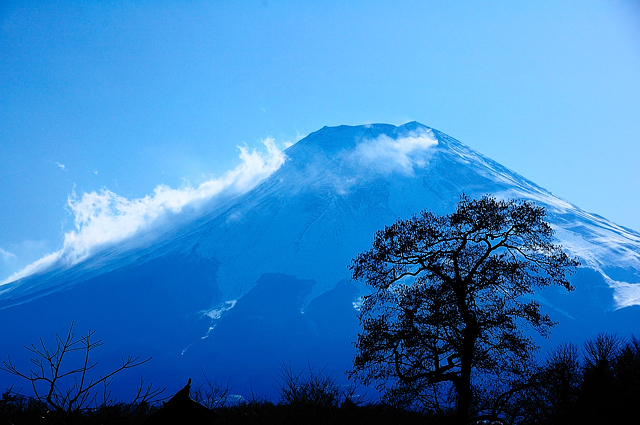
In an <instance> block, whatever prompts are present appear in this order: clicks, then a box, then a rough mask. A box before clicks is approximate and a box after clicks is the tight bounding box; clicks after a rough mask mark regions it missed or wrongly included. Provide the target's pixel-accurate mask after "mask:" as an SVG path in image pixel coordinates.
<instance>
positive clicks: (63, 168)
mask: <svg viewBox="0 0 640 425" xmlns="http://www.w3.org/2000/svg"><path fill="white" fill-rule="evenodd" d="M56 165H57V166H58V167H60V169H61V170H62V171H67V167H65V166H64V164H60V163H59V162H57V161H56Z"/></svg>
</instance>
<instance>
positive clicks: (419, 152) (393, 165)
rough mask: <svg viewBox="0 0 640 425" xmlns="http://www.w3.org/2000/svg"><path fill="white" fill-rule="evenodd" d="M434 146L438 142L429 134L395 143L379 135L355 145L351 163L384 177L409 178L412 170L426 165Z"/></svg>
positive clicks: (417, 134) (387, 137)
mask: <svg viewBox="0 0 640 425" xmlns="http://www.w3.org/2000/svg"><path fill="white" fill-rule="evenodd" d="M437 145H438V140H437V139H436V138H435V137H434V135H433V133H432V132H431V130H428V131H423V132H420V133H415V132H412V133H409V134H408V135H406V136H402V137H398V138H397V139H393V138H391V137H389V136H387V135H385V134H381V135H380V136H378V137H376V138H375V139H371V140H363V141H362V142H360V143H358V145H357V146H356V147H355V150H354V151H353V153H352V159H354V160H356V161H358V162H359V163H360V164H362V165H364V166H366V167H369V168H372V169H375V170H377V171H378V172H381V173H383V174H390V173H393V172H399V173H401V174H404V175H407V176H412V175H413V174H414V169H415V168H422V167H424V166H425V165H426V164H427V162H428V160H429V156H430V154H431V148H433V147H435V146H437Z"/></svg>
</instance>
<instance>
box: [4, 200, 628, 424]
mask: <svg viewBox="0 0 640 425" xmlns="http://www.w3.org/2000/svg"><path fill="white" fill-rule="evenodd" d="M545 214H546V212H545V210H544V208H542V207H539V206H536V205H535V204H534V203H532V202H528V201H520V200H516V199H512V200H499V199H496V198H494V197H491V196H484V197H482V198H480V199H475V200H474V199H469V198H467V197H465V196H464V195H463V196H462V198H461V199H460V202H459V203H458V207H457V209H456V211H455V212H453V213H451V214H449V215H445V216H438V215H435V214H433V213H431V212H429V211H426V210H425V211H422V212H421V213H420V214H418V215H415V216H413V217H412V218H410V219H408V220H398V221H396V222H395V223H394V224H392V225H391V226H386V227H385V228H384V229H383V230H381V231H379V232H377V233H376V235H375V239H374V242H373V245H372V247H371V249H369V250H367V251H365V252H363V253H361V254H360V255H358V256H357V257H356V258H355V259H354V260H353V261H352V263H351V265H350V269H351V271H352V278H353V279H354V280H361V281H363V282H365V283H366V284H367V285H369V286H370V287H371V288H372V290H373V291H372V292H371V293H370V294H368V295H365V296H364V297H363V301H362V306H361V309H360V316H359V319H360V324H361V326H362V333H361V334H360V335H358V340H357V341H356V343H355V348H356V356H355V359H354V367H353V370H351V371H350V372H349V377H350V378H352V379H353V380H355V381H357V382H360V383H361V384H364V385H365V386H367V385H372V386H375V388H376V389H377V390H379V391H380V393H381V394H382V398H381V399H380V401H376V402H367V401H366V400H365V399H364V398H363V397H360V396H356V390H355V387H353V386H350V387H346V388H344V387H342V386H340V385H338V384H337V381H336V380H334V379H333V378H332V377H331V376H329V375H326V374H324V372H323V371H322V370H320V371H317V370H314V369H313V367H309V369H308V371H306V372H304V373H299V372H294V371H292V370H291V368H287V367H285V366H283V368H282V373H281V376H280V387H279V390H280V391H279V394H280V397H279V400H278V401H277V402H273V401H271V400H268V399H262V398H259V397H255V396H253V395H252V396H250V397H248V398H247V397H246V396H244V397H240V398H239V397H238V396H231V395H230V389H229V387H228V386H219V385H216V384H215V383H212V382H211V381H209V380H208V379H207V378H206V377H205V382H204V384H202V385H200V386H197V387H196V388H195V389H192V388H191V380H189V383H188V384H187V385H186V386H185V387H184V388H183V389H182V390H180V391H179V392H178V393H176V395H175V396H173V397H171V399H170V400H169V401H168V402H166V403H164V402H163V403H162V404H160V402H161V401H163V400H162V397H164V396H165V395H164V394H163V392H162V390H159V389H157V388H154V387H153V386H152V385H146V386H145V384H144V382H141V383H140V386H139V388H138V392H137V395H136V396H135V398H134V399H133V400H132V401H130V402H128V403H124V402H116V401H113V400H112V399H111V397H110V393H109V392H108V386H109V384H110V383H111V380H112V379H113V376H114V375H116V374H118V373H120V372H123V371H125V370H127V369H131V368H134V367H137V366H139V365H142V364H144V363H145V362H147V361H149V360H150V359H142V360H141V359H139V358H137V357H128V358H127V359H123V360H122V363H121V365H120V366H119V367H116V368H115V369H113V370H112V371H111V372H109V373H106V374H103V375H100V376H97V377H93V378H92V377H91V375H92V369H93V368H94V367H95V366H96V363H92V362H91V361H90V355H91V351H92V350H94V349H95V348H97V347H99V346H100V345H101V342H100V341H94V340H93V332H92V331H90V332H89V333H88V335H87V336H84V337H81V338H78V339H76V338H75V337H74V335H73V326H72V327H71V330H70V331H69V333H68V335H67V336H66V337H64V338H63V337H60V336H57V337H56V343H55V346H54V347H47V346H45V344H44V343H43V342H42V341H41V342H40V344H39V345H31V346H28V347H26V348H27V350H28V351H29V352H30V353H31V355H32V356H33V357H32V358H31V363H32V365H34V366H35V368H33V367H32V368H31V369H29V370H28V371H27V370H25V369H21V368H20V367H18V366H17V365H16V364H15V363H13V362H12V361H11V359H10V358H8V359H7V360H6V361H3V362H2V364H1V365H0V369H2V370H4V371H5V372H8V373H10V374H13V375H14V376H16V377H18V378H21V379H23V380H26V381H27V382H28V383H29V384H30V386H31V390H32V393H33V394H32V396H31V397H25V396H24V395H21V394H16V393H14V392H12V391H11V390H8V391H7V392H6V393H5V394H4V396H3V398H2V400H0V417H1V418H2V420H3V421H4V422H5V423H13V424H19V423H24V424H27V423H47V424H94V423H95V424H98V423H99V424H105V423H123V424H137V423H146V424H147V425H155V424H162V423H194V424H195V423H212V422H216V423H229V424H271V423H274V424H275V423H277V424H288V423H292V424H293V423H295V424H299V423H304V424H316V423H317V424H320V423H322V424H325V423H333V424H342V423H344V424H353V423H356V424H357V423H363V424H364V423H366V424H368V425H371V424H378V423H381V424H382V423H394V424H402V423H406V424H413V423H427V424H429V423H430V424H453V423H456V424H459V425H467V424H470V423H473V424H496V423H499V424H573V423H580V424H591V423H594V424H596V423H598V424H600V423H629V422H631V423H638V422H640V414H637V412H640V410H639V409H637V406H636V404H635V403H636V402H637V400H639V399H640V340H638V339H636V338H635V337H631V339H630V340H627V341H625V340H622V339H620V338H618V337H617V336H615V335H609V334H601V335H597V336H596V337H594V338H593V339H591V340H589V341H587V342H586V343H585V344H584V347H583V348H581V349H579V348H578V347H577V346H575V345H572V344H566V345H562V346H560V347H558V348H557V349H556V350H554V351H553V352H551V353H550V354H549V355H548V357H547V358H546V359H544V361H542V362H539V361H538V360H537V359H536V356H535V355H534V353H535V352H536V350H537V348H538V347H537V346H536V345H535V344H534V343H533V341H532V339H531V334H533V333H538V334H540V335H542V336H547V335H548V334H549V332H550V330H551V329H552V328H553V326H554V325H555V324H556V323H555V322H553V321H552V320H551V318H550V317H549V316H548V315H546V314H544V313H543V312H542V311H541V306H540V304H539V303H538V302H536V301H535V300H534V299H533V298H532V297H531V295H532V294H534V290H536V289H539V288H545V287H548V286H558V287H560V288H564V289H566V290H567V291H571V290H572V289H573V287H572V285H571V284H570V282H569V280H568V276H569V275H570V274H571V273H573V272H574V271H575V269H576V267H577V266H578V265H579V261H578V260H577V259H576V258H572V257H570V256H568V255H567V254H566V253H565V252H564V251H563V249H562V247H561V246H559V245H555V244H554V243H553V234H554V232H553V229H552V227H551V226H550V225H549V223H547V222H546V221H545V220H544V217H545ZM74 359H75V361H74ZM352 382H354V381H352ZM99 388H103V390H102V393H100V392H99V390H98V389H99ZM168 398H169V397H166V398H165V399H168ZM194 400H195V401H194ZM196 402H197V403H196ZM160 408H161V409H162V410H161V411H158V409H160ZM155 411H157V413H154V412H155ZM189 412H191V413H189ZM189 415H191V416H189ZM167 418H170V419H167Z"/></svg>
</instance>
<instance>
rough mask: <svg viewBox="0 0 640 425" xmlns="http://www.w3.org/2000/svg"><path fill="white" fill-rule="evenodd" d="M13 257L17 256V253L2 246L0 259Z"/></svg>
mask: <svg viewBox="0 0 640 425" xmlns="http://www.w3.org/2000/svg"><path fill="white" fill-rule="evenodd" d="M12 258H16V255H15V254H14V253H12V252H9V251H5V250H4V249H2V248H0V259H2V260H5V261H6V260H10V259H12Z"/></svg>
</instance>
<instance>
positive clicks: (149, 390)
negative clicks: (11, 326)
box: [0, 323, 164, 423]
mask: <svg viewBox="0 0 640 425" xmlns="http://www.w3.org/2000/svg"><path fill="white" fill-rule="evenodd" d="M94 334H95V331H92V330H90V331H88V333H87V335H85V336H81V337H79V338H76V337H75V335H74V333H73V323H72V324H71V327H70V328H69V332H68V333H67V336H66V337H61V336H60V335H56V339H55V346H53V347H51V346H49V347H47V345H46V344H45V343H44V341H43V340H42V339H41V340H40V343H39V344H37V345H36V344H32V345H29V346H27V345H25V348H26V349H27V350H28V351H29V352H30V353H31V355H32V356H33V357H31V359H30V360H31V364H32V367H31V368H30V369H29V371H25V370H20V369H19V368H18V367H17V366H16V365H15V364H14V363H13V362H12V360H11V357H8V358H7V360H6V361H2V365H0V370H3V371H5V372H8V373H10V374H12V375H15V376H18V377H20V378H23V379H25V380H27V381H28V382H29V383H30V385H31V389H32V392H33V400H34V401H35V402H37V403H40V404H41V405H42V406H43V407H45V408H46V410H52V411H53V412H56V414H57V415H58V416H59V417H60V418H62V420H63V422H64V423H72V422H74V421H75V420H77V419H78V418H79V417H80V416H81V415H82V414H85V413H87V412H88V411H90V410H105V411H106V410H107V409H108V408H113V407H116V406H119V405H123V403H120V402H117V401H115V400H113V399H111V393H110V391H109V385H110V384H111V382H112V381H113V378H114V376H115V375H117V374H118V373H120V372H122V371H124V370H127V369H131V368H134V367H137V366H140V365H142V364H144V363H146V362H148V361H149V360H151V358H148V359H145V360H140V358H139V357H133V356H129V357H128V358H126V359H122V362H121V364H120V365H119V366H118V367H116V368H114V369H113V370H111V371H110V372H108V373H106V374H103V375H98V376H96V375H95V374H94V373H93V369H94V368H95V367H96V366H97V364H98V363H97V362H95V361H92V360H91V353H92V352H93V350H95V349H96V348H98V347H100V346H101V345H102V341H100V340H94V339H93V335H94ZM162 391H164V390H161V389H154V388H153V386H152V385H148V386H145V385H144V382H143V381H142V378H141V380H140V386H139V387H138V390H137V393H136V396H135V398H134V400H133V401H132V402H131V403H129V407H128V408H127V409H128V410H129V413H131V414H133V413H135V412H134V410H135V407H136V406H140V405H146V404H148V403H152V402H154V401H155V400H156V399H157V396H159V395H160V393H162ZM131 407H133V409H132V408H131Z"/></svg>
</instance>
